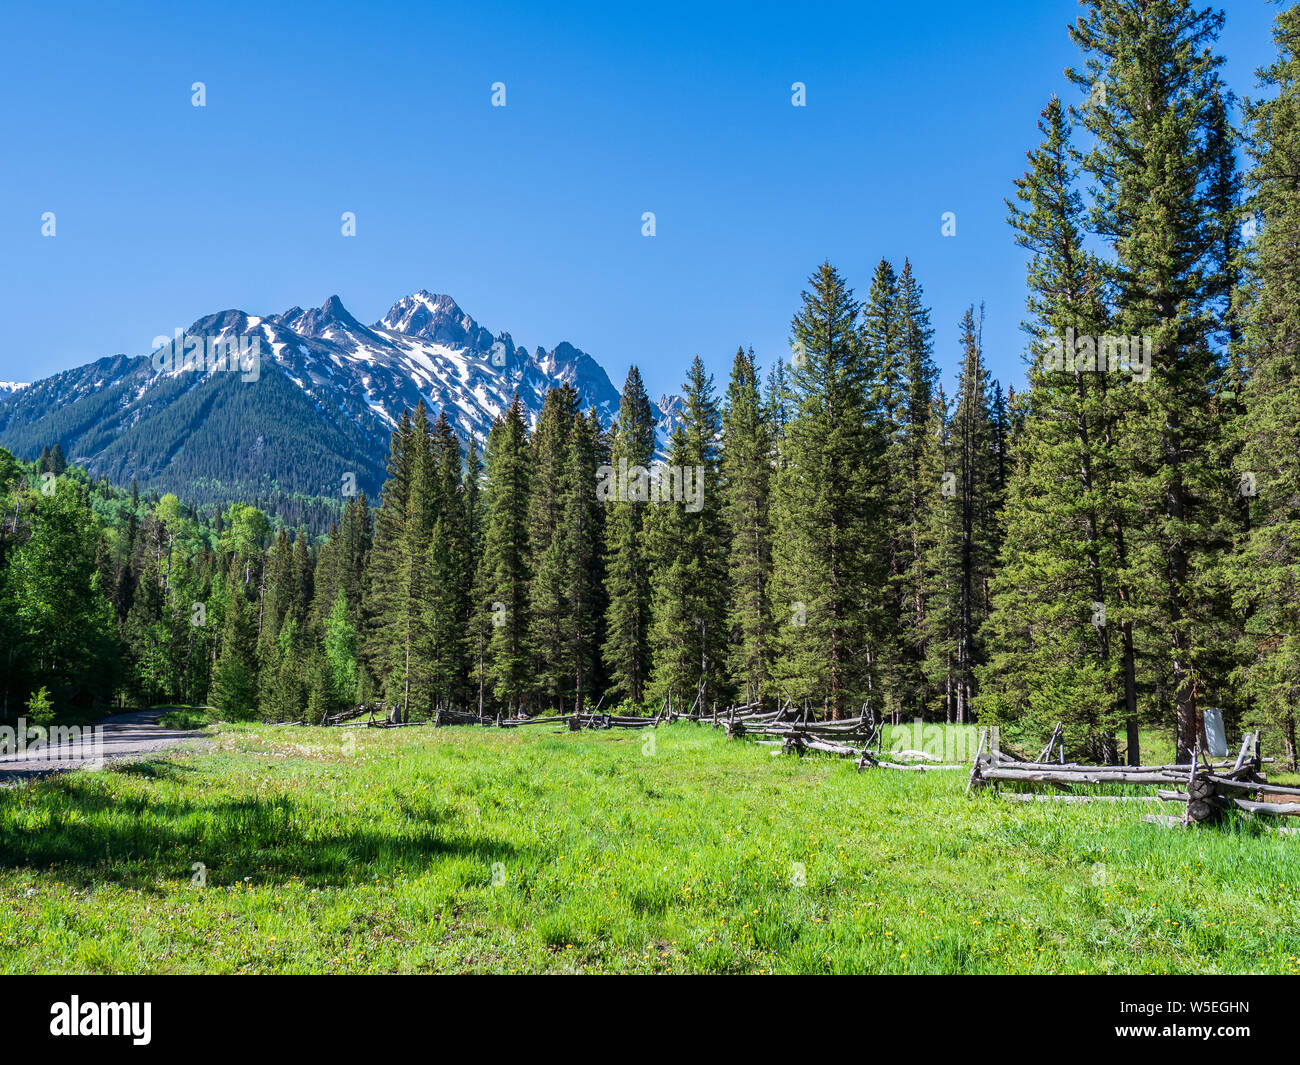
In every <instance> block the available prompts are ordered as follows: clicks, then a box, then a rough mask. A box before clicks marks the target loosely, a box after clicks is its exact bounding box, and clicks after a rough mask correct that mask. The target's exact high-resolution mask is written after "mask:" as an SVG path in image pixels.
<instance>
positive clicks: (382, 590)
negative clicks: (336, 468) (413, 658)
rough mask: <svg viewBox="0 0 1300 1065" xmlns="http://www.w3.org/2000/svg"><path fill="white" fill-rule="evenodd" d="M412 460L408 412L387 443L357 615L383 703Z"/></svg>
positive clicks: (389, 680)
mask: <svg viewBox="0 0 1300 1065" xmlns="http://www.w3.org/2000/svg"><path fill="white" fill-rule="evenodd" d="M413 454H414V447H413V441H412V422H411V412H410V411H403V412H402V417H401V420H400V421H399V423H398V426H397V429H396V430H394V432H393V435H392V438H391V440H390V441H389V456H388V479H387V480H386V481H385V482H384V487H383V491H382V493H381V495H380V501H379V509H378V511H377V512H376V514H375V519H374V533H373V541H372V546H371V551H370V558H369V564H368V566H367V571H366V584H365V594H364V600H363V604H362V613H361V640H362V660H363V662H364V664H365V666H366V671H367V673H368V674H369V675H370V676H371V677H373V678H374V681H375V684H376V686H377V690H378V692H379V694H380V695H381V696H382V697H383V698H386V699H391V698H392V692H391V685H392V684H393V683H394V677H393V673H394V668H395V665H396V663H395V660H394V657H393V655H394V647H395V646H396V645H398V644H399V642H400V640H401V634H400V632H399V631H398V629H397V624H398V621H399V618H398V613H397V609H398V607H397V604H398V603H399V601H400V597H401V589H400V586H399V585H400V576H401V574H402V572H403V568H404V551H405V542H406V541H405V534H406V518H407V513H406V508H407V497H408V496H409V495H410V488H411V465H412V459H413Z"/></svg>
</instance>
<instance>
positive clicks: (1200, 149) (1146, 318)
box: [1069, 0, 1230, 759]
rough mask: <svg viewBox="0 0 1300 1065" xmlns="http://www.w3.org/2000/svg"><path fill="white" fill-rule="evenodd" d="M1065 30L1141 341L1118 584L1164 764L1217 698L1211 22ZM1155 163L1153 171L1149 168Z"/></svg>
mask: <svg viewBox="0 0 1300 1065" xmlns="http://www.w3.org/2000/svg"><path fill="white" fill-rule="evenodd" d="M1088 6H1089V8H1090V10H1089V12H1088V13H1087V14H1086V15H1085V16H1084V17H1082V18H1081V19H1080V20H1079V21H1078V23H1077V24H1076V25H1075V26H1074V27H1072V28H1071V36H1072V38H1073V39H1074V41H1075V43H1076V44H1077V45H1078V46H1079V47H1080V49H1081V50H1082V52H1083V54H1084V56H1085V68H1084V69H1083V70H1071V71H1069V75H1070V77H1071V78H1072V80H1074V81H1075V82H1076V83H1077V84H1079V85H1081V86H1083V87H1084V88H1085V89H1086V90H1087V91H1089V93H1090V94H1096V95H1097V96H1099V97H1100V101H1099V102H1097V103H1095V104H1094V105H1091V106H1088V107H1086V108H1084V109H1083V111H1082V112H1081V119H1082V122H1083V124H1084V126H1085V127H1086V128H1087V129H1088V132H1089V133H1090V134H1091V135H1092V137H1093V139H1094V146H1093V148H1092V150H1091V151H1090V152H1089V153H1088V154H1087V156H1086V157H1085V159H1084V167H1085V169H1086V170H1087V171H1088V173H1089V174H1090V175H1091V176H1092V177H1093V178H1094V179H1095V181H1096V182H1097V187H1096V199H1095V203H1094V207H1093V211H1092V228H1093V230H1094V231H1095V232H1097V233H1099V234H1100V235H1101V236H1102V237H1103V238H1104V239H1105V240H1107V241H1108V242H1109V243H1110V244H1111V246H1112V249H1113V252H1114V260H1113V261H1112V262H1108V266H1109V278H1108V280H1109V281H1110V283H1111V285H1113V287H1114V291H1115V302H1116V311H1115V315H1114V324H1115V325H1117V326H1118V328H1119V332H1120V333H1121V334H1124V335H1135V336H1138V337H1139V338H1141V339H1142V340H1143V341H1144V342H1145V341H1150V343H1151V347H1152V359H1151V366H1150V375H1149V379H1147V380H1145V381H1142V382H1140V383H1139V382H1136V381H1135V382H1133V387H1131V388H1127V389H1125V390H1123V393H1122V401H1123V402H1122V411H1121V413H1122V419H1117V424H1119V425H1120V426H1121V431H1120V432H1119V433H1118V434H1117V440H1116V455H1117V458H1118V460H1119V461H1120V463H1122V464H1123V466H1124V468H1126V470H1127V474H1126V477H1125V479H1124V481H1123V483H1122V484H1121V485H1120V486H1119V488H1118V491H1117V496H1118V501H1119V504H1120V506H1121V509H1122V513H1123V526H1124V528H1125V529H1127V530H1129V531H1130V533H1131V535H1130V536H1129V537H1128V540H1127V542H1126V548H1127V557H1126V559H1125V561H1124V564H1123V565H1124V572H1123V574H1122V577H1121V580H1122V582H1123V583H1125V584H1126V585H1128V586H1129V587H1130V588H1131V589H1132V590H1133V600H1134V601H1133V608H1132V613H1133V617H1134V633H1135V640H1136V641H1140V645H1139V647H1138V654H1139V657H1140V658H1142V659H1143V660H1144V662H1145V665H1146V666H1147V668H1148V669H1149V670H1150V672H1151V674H1152V676H1151V682H1152V684H1153V685H1154V686H1155V687H1154V691H1155V693H1156V697H1157V700H1158V701H1160V702H1161V703H1162V705H1161V706H1160V709H1162V710H1163V709H1164V705H1163V699H1164V696H1162V695H1161V694H1160V693H1163V692H1169V693H1171V696H1172V704H1173V705H1172V707H1170V710H1171V711H1172V712H1171V713H1169V718H1171V719H1172V722H1173V724H1174V733H1175V738H1176V742H1177V750H1178V755H1179V758H1180V759H1183V758H1188V757H1190V755H1191V752H1192V749H1193V747H1194V745H1195V743H1196V742H1197V738H1198V737H1199V736H1200V735H1201V718H1200V711H1199V706H1200V704H1201V702H1202V701H1203V700H1204V699H1206V698H1210V699H1215V700H1219V699H1222V698H1226V697H1229V696H1230V692H1228V691H1227V690H1226V688H1225V682H1226V680H1227V678H1226V677H1225V676H1223V675H1221V674H1219V673H1218V672H1217V671H1216V670H1215V669H1214V664H1215V662H1216V660H1219V661H1221V660H1222V658H1223V653H1222V649H1221V648H1218V647H1215V646H1212V645H1211V646H1207V644H1212V642H1214V641H1215V639H1216V634H1218V633H1221V632H1222V629H1221V627H1220V626H1219V625H1218V624H1217V623H1216V617H1215V614H1216V611H1217V608H1218V606H1219V604H1218V602H1217V600H1216V599H1215V598H1214V597H1213V596H1206V595H1204V594H1203V592H1202V589H1203V588H1204V586H1205V583H1204V580H1203V577H1204V574H1205V572H1206V571H1207V570H1208V569H1209V568H1211V567H1212V566H1213V565H1214V564H1215V561H1214V560H1215V558H1216V556H1217V555H1218V553H1219V552H1220V551H1221V550H1222V547H1223V543H1224V540H1225V538H1226V536H1227V535H1228V531H1229V530H1228V527H1227V526H1226V525H1225V520H1226V517H1227V511H1228V510H1229V506H1230V504H1229V501H1228V484H1227V482H1228V479H1229V478H1228V476H1227V471H1226V470H1223V469H1221V468H1216V467H1215V461H1214V460H1215V455H1214V450H1213V448H1212V447H1211V445H1210V442H1211V441H1213V440H1214V439H1216V438H1217V437H1218V436H1219V435H1220V434H1221V433H1222V432H1223V429H1224V426H1223V417H1222V410H1221V408H1220V407H1219V406H1218V405H1217V404H1215V403H1213V402H1211V399H1212V393H1213V389H1214V383H1215V381H1216V379H1217V378H1218V376H1219V374H1220V373H1221V370H1222V366H1221V358H1220V353H1219V351H1218V350H1217V349H1216V348H1215V346H1214V345H1213V343H1212V338H1213V335H1214V333H1215V332H1216V330H1217V329H1219V328H1220V327H1221V323H1218V322H1216V307H1215V298H1216V293H1217V290H1218V289H1219V288H1220V287H1221V286H1220V284H1219V283H1218V281H1217V280H1216V279H1215V277H1214V275H1213V272H1212V270H1211V269H1210V268H1209V266H1210V264H1211V263H1212V261H1213V252H1214V245H1215V238H1216V236H1218V235H1219V234H1220V225H1219V218H1220V214H1221V208H1222V205H1221V204H1216V203H1215V202H1214V198H1213V191H1214V190H1213V189H1212V188H1210V187H1209V186H1210V182H1211V181H1212V180H1213V179H1214V177H1215V176H1216V173H1217V171H1216V168H1215V166H1214V165H1213V164H1214V162H1215V159H1214V158H1212V157H1211V156H1210V154H1209V152H1210V150H1211V149H1212V147H1213V142H1214V134H1213V129H1212V126H1213V122H1214V100H1215V98H1216V93H1221V92H1222V87H1221V84H1220V82H1219V79H1218V75H1217V73H1216V71H1217V68H1218V66H1219V65H1220V64H1221V62H1222V60H1221V59H1220V58H1219V57H1218V56H1217V55H1215V54H1214V52H1213V45H1214V42H1215V40H1216V39H1217V36H1218V34H1219V31H1220V29H1221V27H1222V24H1223V15H1222V13H1221V12H1216V11H1213V10H1210V9H1205V10H1200V9H1198V8H1197V7H1196V6H1195V4H1194V3H1193V0H1144V2H1142V3H1133V2H1132V0H1090V2H1089V4H1088ZM1152 160H1158V161H1159V165H1152V163H1151V161H1152Z"/></svg>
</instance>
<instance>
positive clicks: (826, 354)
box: [770, 263, 887, 718]
mask: <svg viewBox="0 0 1300 1065" xmlns="http://www.w3.org/2000/svg"><path fill="white" fill-rule="evenodd" d="M857 318H858V303H857V301H856V300H855V299H854V297H853V292H852V290H851V289H850V288H849V287H848V285H846V284H845V282H844V280H843V278H841V277H840V275H839V273H838V272H837V271H836V270H835V268H834V267H833V266H831V264H830V263H824V264H823V265H822V266H821V267H820V268H819V269H818V270H817V271H816V272H815V273H814V274H813V275H812V277H811V278H810V279H809V288H808V289H807V290H805V291H804V293H803V296H802V307H801V308H800V310H799V312H798V313H797V314H796V315H795V317H794V320H793V322H792V325H791V329H792V341H793V347H794V351H795V356H794V365H793V366H792V369H791V383H792V391H793V394H794V398H795V413H794V416H793V418H792V419H791V421H790V423H789V425H788V426H787V427H786V436H785V443H784V445H783V448H782V451H781V457H780V462H781V466H780V468H779V470H778V472H777V476H776V487H775V491H774V500H773V527H774V531H773V552H772V554H773V573H772V582H771V589H770V598H771V601H772V614H773V618H774V619H775V621H776V633H777V638H776V654H775V660H774V663H773V679H774V682H775V687H776V689H777V691H778V692H780V693H782V694H783V695H785V696H786V697H788V698H790V699H793V700H795V702H796V703H800V702H803V701H808V702H810V703H812V704H814V705H822V704H824V705H825V706H826V708H827V709H828V710H829V712H830V713H831V714H832V715H833V716H834V717H835V718H840V717H844V716H847V715H848V714H849V713H850V712H852V711H856V710H857V708H858V705H859V704H860V703H862V702H863V701H866V700H867V699H868V696H869V693H870V691H871V679H872V675H871V653H872V651H873V649H874V648H876V647H877V646H878V641H879V638H880V633H879V632H876V631H873V628H874V623H875V617H874V614H875V612H876V611H877V610H878V609H879V607H878V604H879V602H880V601H881V599H882V598H883V594H882V593H883V588H884V584H885V580H886V571H885V567H884V563H885V558H886V554H887V553H886V550H885V544H884V537H885V535H886V533H885V528H884V523H885V514H884V507H883V495H884V492H883V477H882V474H883V471H882V465H883V462H884V458H883V455H884V434H883V432H882V431H881V427H880V425H879V423H878V422H877V421H876V420H874V419H873V418H872V416H871V414H872V412H871V409H870V395H871V392H872V389H873V382H872V381H871V380H870V378H869V372H868V364H867V360H866V357H865V353H864V351H863V344H862V337H861V333H860V329H859V324H858V320H857Z"/></svg>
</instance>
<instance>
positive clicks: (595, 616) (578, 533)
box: [560, 409, 607, 711]
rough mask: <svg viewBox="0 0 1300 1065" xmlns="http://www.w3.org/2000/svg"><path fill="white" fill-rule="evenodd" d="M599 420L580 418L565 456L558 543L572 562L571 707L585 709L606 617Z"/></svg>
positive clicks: (567, 639) (567, 630) (567, 632)
mask: <svg viewBox="0 0 1300 1065" xmlns="http://www.w3.org/2000/svg"><path fill="white" fill-rule="evenodd" d="M601 435H602V430H601V425H600V419H599V417H598V416H597V414H596V412H595V410H594V409H593V410H592V411H590V412H589V413H588V414H587V415H586V416H583V415H577V416H576V417H575V419H574V424H573V430H572V431H571V432H570V433H569V444H568V449H567V452H566V455H565V478H564V510H563V521H562V526H561V530H560V534H561V535H560V540H561V542H562V543H563V550H564V554H565V557H566V559H567V561H568V566H567V576H568V586H567V589H566V591H565V601H566V604H567V608H568V612H567V617H566V624H565V627H564V630H563V636H564V643H563V644H562V645H561V655H562V658H563V661H564V664H565V667H566V669H567V670H568V678H567V684H568V687H569V690H570V691H571V692H572V694H573V706H574V709H575V710H577V711H581V710H582V708H583V704H584V701H585V700H586V699H587V698H588V697H589V696H590V695H591V693H592V692H594V691H595V690H596V686H597V682H598V670H599V663H600V632H601V623H602V620H603V618H604V616H605V609H606V605H607V604H606V602H605V592H604V570H603V554H602V548H603V545H604V527H603V517H604V508H603V507H602V506H601V505H600V503H599V501H598V500H597V499H596V491H595V486H596V480H597V473H596V471H597V467H598V466H600V465H601V464H602V461H601V460H602V458H603V456H602V455H601V451H602V448H601V443H600V437H601Z"/></svg>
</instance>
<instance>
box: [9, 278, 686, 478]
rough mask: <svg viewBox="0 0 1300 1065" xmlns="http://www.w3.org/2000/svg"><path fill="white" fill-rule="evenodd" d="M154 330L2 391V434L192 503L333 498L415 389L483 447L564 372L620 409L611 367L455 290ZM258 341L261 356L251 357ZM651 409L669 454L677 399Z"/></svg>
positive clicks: (605, 415)
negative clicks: (133, 352) (486, 316)
mask: <svg viewBox="0 0 1300 1065" xmlns="http://www.w3.org/2000/svg"><path fill="white" fill-rule="evenodd" d="M174 332H175V331H174ZM161 342H162V338H159V340H158V341H156V342H155V345H156V346H155V350H154V352H153V354H152V355H138V356H128V355H118V356H110V357H107V358H103V359H99V360H97V361H96V362H93V363H89V364H87V365H86V366H82V367H79V368H77V369H75V370H68V371H65V372H64V373H60V374H55V375H54V376H53V377H49V378H46V379H45V380H42V381H37V382H35V383H33V384H31V385H28V386H25V387H22V386H15V387H19V388H21V391H15V392H13V393H12V394H8V398H4V397H5V396H6V393H5V392H3V391H0V446H3V447H7V448H9V449H10V450H11V451H13V452H14V453H15V454H18V455H20V456H21V457H24V458H29V457H31V456H32V455H33V454H35V453H38V452H39V450H40V448H41V447H42V446H45V445H49V444H53V443H55V442H58V443H59V444H60V445H61V447H62V448H63V451H64V453H65V454H66V455H67V456H68V457H69V458H71V459H73V460H74V461H79V462H83V463H85V464H86V465H87V466H88V467H89V468H90V470H91V472H92V473H95V474H103V475H106V476H108V477H109V478H110V479H112V480H114V481H117V482H118V483H124V482H127V481H129V480H131V479H136V480H138V481H139V483H140V485H141V486H142V487H155V488H159V489H161V490H166V491H176V492H178V493H181V492H186V493H187V494H188V495H189V496H190V497H191V498H196V499H198V500H199V501H203V500H204V497H208V498H212V499H217V498H223V497H231V496H233V495H234V494H235V493H241V494H244V495H247V494H249V493H251V492H279V493H290V494H295V493H296V494H300V495H308V496H311V495H330V494H337V483H338V480H339V478H340V476H341V475H342V474H344V473H347V472H351V473H353V474H355V476H356V481H357V484H358V486H359V487H360V488H361V489H362V490H364V491H365V492H366V493H367V494H368V495H370V496H371V497H372V498H373V496H374V493H375V492H376V491H377V490H378V488H379V486H380V484H381V483H382V481H383V477H384V474H383V469H384V464H385V461H386V458H387V454H388V440H389V435H390V433H391V431H392V429H393V427H394V426H396V425H397V423H398V421H399V419H400V418H401V415H402V412H403V410H406V409H407V408H414V407H415V405H416V404H417V403H418V402H419V401H420V400H421V399H423V400H424V402H425V405H426V406H427V407H428V408H429V411H430V418H431V419H432V418H436V417H437V415H438V413H439V412H440V411H441V412H443V413H445V415H446V417H447V420H448V421H449V422H450V423H451V425H452V427H453V428H454V429H455V430H456V432H457V433H458V434H459V435H460V436H461V437H462V438H463V439H466V440H467V439H468V438H469V437H471V436H473V437H475V438H477V439H478V441H479V442H480V445H481V444H482V442H483V441H484V440H485V439H486V436H487V433H488V430H489V428H490V427H491V424H492V421H493V420H494V419H495V418H496V417H498V416H499V415H501V414H503V413H504V412H505V411H506V410H507V409H508V407H509V406H510V404H511V402H512V401H513V399H514V397H515V396H516V395H518V396H519V398H520V400H521V402H522V404H523V406H524V409H525V412H526V417H527V418H528V421H529V424H530V426H531V425H532V424H535V422H536V419H537V417H538V415H539V414H540V412H541V408H542V401H543V399H544V398H545V396H546V393H547V392H548V391H549V390H550V389H551V388H554V387H557V386H559V385H561V384H565V383H567V384H570V385H572V386H573V387H574V389H576V390H577V393H578V396H579V400H580V404H581V407H582V409H584V410H586V409H588V408H591V407H594V408H595V409H596V411H597V412H598V414H599V415H600V417H601V420H602V421H603V422H604V423H605V424H606V425H609V424H610V423H611V422H612V420H613V419H614V417H615V415H616V414H617V412H618V406H619V391H618V389H617V388H615V387H614V385H613V384H612V383H611V382H610V379H609V376H608V375H607V374H606V373H605V371H604V369H602V368H601V366H600V364H599V363H597V362H596V360H595V359H593V358H592V357H591V356H590V355H588V354H586V353H585V352H583V351H581V350H579V349H578V348H576V347H574V346H573V345H572V344H569V343H567V342H561V343H559V344H557V345H556V346H555V348H554V349H552V350H550V351H547V350H545V349H543V348H538V349H536V350H535V351H533V352H529V351H527V350H526V349H525V348H523V347H520V346H518V345H516V344H515V343H514V341H513V340H512V339H511V336H510V334H509V333H504V332H502V333H495V334H494V333H492V332H490V331H489V330H488V329H486V328H484V327H483V326H481V325H479V324H478V323H477V322H476V321H475V320H474V319H473V318H471V317H470V316H469V315H468V314H466V313H465V312H464V311H463V310H462V309H461V308H460V307H459V306H458V305H457V304H456V301H455V300H454V299H452V298H451V297H450V296H446V295H436V294H434V293H431V292H426V291H423V290H421V291H420V292H416V293H414V294H413V295H410V296H406V297H404V298H402V299H400V300H398V301H397V302H396V303H395V304H393V306H392V307H391V308H390V309H389V311H388V313H387V314H385V315H384V316H383V318H381V319H380V320H379V321H378V322H375V323H374V324H373V325H363V324H362V323H361V322H359V321H358V320H357V319H356V318H355V317H353V316H352V314H351V313H349V312H348V310H347V309H346V308H345V307H344V306H343V303H342V301H341V300H340V299H339V298H338V297H337V296H331V297H330V298H329V299H327V300H326V301H325V302H324V304H322V305H321V306H320V307H314V308H310V309H308V310H303V309H302V308H301V307H293V308H291V309H289V310H287V311H285V312H284V313H283V314H272V315H266V316H256V315H249V314H247V313H245V312H244V311H239V310H227V311H221V312H218V313H216V314H211V315H207V316H206V317H204V318H200V319H199V320H198V321H196V322H195V323H194V324H193V325H191V326H190V328H189V329H187V330H184V332H183V339H181V340H178V341H175V342H173V343H169V344H166V345H162V344H161ZM159 345H161V346H159ZM196 351H197V353H198V354H197V355H196V354H195V352H196ZM227 351H229V352H230V353H231V357H230V358H229V359H228V360H226V359H224V358H222V361H221V362H220V365H221V366H223V367H225V366H229V367H230V368H231V369H230V370H225V371H215V370H213V369H212V363H213V361H214V353H215V355H216V356H217V357H220V356H223V355H224V353H225V352H227ZM254 352H257V353H259V355H260V357H259V358H257V359H256V360H253V361H248V357H249V355H250V354H252V353H254ZM237 353H243V357H244V359H245V362H244V363H243V365H242V366H241V365H239V360H238V358H237V357H236V356H237ZM173 354H175V357H174V358H173ZM196 361H197V362H198V363H200V364H205V362H206V365H205V366H204V371H205V372H196V367H195V365H194V364H195V362H196ZM232 371H238V372H232ZM254 382H255V383H256V385H257V387H246V385H248V384H250V383H254ZM3 387H4V386H0V389H3ZM651 406H652V412H653V414H654V417H655V420H656V429H657V433H656V435H657V439H658V446H659V448H660V449H661V451H662V450H665V449H666V445H667V442H668V437H669V434H670V433H671V431H672V427H673V425H674V423H675V415H676V413H677V408H678V400H677V397H663V398H662V399H661V400H660V402H659V403H658V404H654V403H652V404H651ZM195 486H198V487H197V489H196V487H195Z"/></svg>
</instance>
